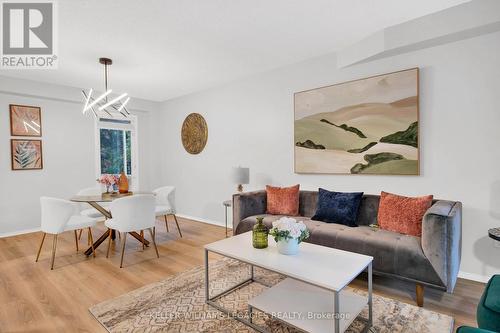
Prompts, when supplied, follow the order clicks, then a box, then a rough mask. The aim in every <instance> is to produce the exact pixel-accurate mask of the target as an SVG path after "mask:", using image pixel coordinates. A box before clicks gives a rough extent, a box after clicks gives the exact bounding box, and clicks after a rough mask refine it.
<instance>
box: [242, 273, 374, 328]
mask: <svg viewBox="0 0 500 333" xmlns="http://www.w3.org/2000/svg"><path fill="white" fill-rule="evenodd" d="M339 304H340V306H339V311H337V309H335V306H334V293H333V291H328V290H326V289H323V288H320V287H316V286H313V285H310V284H308V283H304V282H301V281H298V280H295V279H292V278H286V279H285V280H283V281H281V282H280V283H278V284H276V285H275V286H273V287H271V288H269V289H267V290H266V291H264V292H263V293H261V294H260V295H258V296H256V297H254V298H252V299H251V300H250V301H249V302H248V305H249V307H250V308H253V309H256V310H259V311H262V312H265V313H267V314H270V315H272V316H274V317H276V318H277V319H278V320H280V321H282V322H285V323H286V324H288V325H291V326H293V327H296V328H298V329H300V330H304V331H306V332H311V333H314V332H332V333H333V332H334V327H335V323H334V313H340V315H339V318H340V323H339V326H340V332H344V331H345V330H346V329H347V328H348V327H349V325H351V323H352V322H353V321H354V319H356V317H357V316H358V315H359V314H360V312H361V311H362V310H363V308H364V307H365V306H366V305H367V304H368V299H367V297H364V296H361V295H358V294H355V293H353V292H350V291H347V290H343V291H341V292H340V293H339Z"/></svg>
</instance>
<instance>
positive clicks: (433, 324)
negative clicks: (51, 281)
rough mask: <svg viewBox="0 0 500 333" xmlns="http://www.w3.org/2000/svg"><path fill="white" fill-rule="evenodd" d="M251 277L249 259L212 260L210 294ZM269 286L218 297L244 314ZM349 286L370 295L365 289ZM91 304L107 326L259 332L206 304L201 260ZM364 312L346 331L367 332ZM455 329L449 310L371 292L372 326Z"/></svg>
mask: <svg viewBox="0 0 500 333" xmlns="http://www.w3.org/2000/svg"><path fill="white" fill-rule="evenodd" d="M248 277H249V266H248V265H246V264H243V263H240V262H237V261H234V260H230V259H222V260H218V261H215V262H211V263H210V281H211V284H210V290H211V295H215V294H218V293H219V292H221V291H223V290H227V289H228V288H230V287H231V286H234V285H236V284H237V283H238V282H240V281H243V280H245V279H247V278H248ZM255 277H256V279H258V280H259V281H262V282H263V283H264V284H265V285H274V284H276V283H278V282H279V281H281V280H283V279H284V277H283V276H280V275H278V274H275V273H272V272H269V271H265V270H262V269H259V268H256V269H255ZM266 288H267V287H265V286H264V285H263V284H261V283H250V284H248V285H246V286H244V287H242V288H240V289H238V290H237V291H235V292H233V293H230V294H228V295H226V296H223V297H222V298H220V299H219V300H218V303H219V304H221V305H223V306H224V307H225V308H227V309H230V310H231V311H232V313H233V314H234V315H236V316H243V317H246V316H248V310H247V302H248V300H249V299H250V298H252V297H253V296H255V295H258V294H259V293H261V292H262V291H263V290H264V289H266ZM350 290H351V291H354V292H356V293H359V294H362V295H366V291H363V290H356V289H352V288H351V289H350ZM89 310H90V312H91V313H92V315H93V316H94V317H95V318H96V319H97V320H98V321H99V322H100V323H101V324H102V326H104V328H106V330H108V331H109V332H207V333H208V332H228V333H229V332H238V333H247V332H256V331H255V330H253V329H251V328H249V327H247V326H245V325H244V324H242V323H240V322H239V321H237V320H235V319H233V318H231V317H229V316H227V315H225V314H223V313H222V312H219V311H217V310H216V309H214V308H213V307H211V306H209V305H207V304H205V287H204V267H202V266H200V267H196V268H194V269H192V270H189V271H186V272H183V273H180V274H178V275H176V276H173V277H170V278H168V279H165V280H163V281H160V282H157V283H153V284H150V285H147V286H144V287H142V288H140V289H137V290H134V291H132V292H129V293H127V294H124V295H122V296H119V297H117V298H114V299H111V300H108V301H105V302H102V303H100V304H97V305H95V306H93V307H91V308H90V309H89ZM367 312H368V307H366V308H365V310H363V312H362V313H361V314H360V317H362V318H366V317H367ZM362 318H359V317H358V318H357V319H355V320H354V322H353V323H352V324H351V326H350V327H349V328H348V330H347V331H346V332H348V333H360V332H363V330H364V328H365V323H364V321H363V320H362ZM254 322H255V323H257V324H259V325H262V326H263V327H267V330H268V331H270V332H277V333H285V332H286V333H295V332H298V331H297V330H295V329H293V328H291V327H287V326H286V325H284V324H282V323H281V322H280V321H278V320H276V319H273V318H271V317H269V316H267V315H265V314H263V313H260V314H259V313H257V317H256V318H254ZM452 330H453V318H452V317H450V316H447V315H443V314H439V313H436V312H433V311H429V310H426V309H423V308H419V307H417V306H413V305H409V304H406V303H402V302H399V301H396V300H392V299H388V298H385V297H381V296H377V295H373V327H372V329H371V330H370V331H371V332H380V333H385V332H392V333H395V332H408V333H413V332H414V333H427V332H428V333H436V332H440V333H441V332H443V333H446V332H452Z"/></svg>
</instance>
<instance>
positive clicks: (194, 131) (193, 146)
mask: <svg viewBox="0 0 500 333" xmlns="http://www.w3.org/2000/svg"><path fill="white" fill-rule="evenodd" d="M181 139H182V145H183V146H184V149H186V151H187V152H188V153H190V154H199V153H201V152H202V151H203V148H205V145H206V144H207V139H208V127H207V122H206V121H205V118H203V116H202V115H201V114H199V113H191V114H189V115H188V116H187V117H186V119H184V122H183V123H182V130H181Z"/></svg>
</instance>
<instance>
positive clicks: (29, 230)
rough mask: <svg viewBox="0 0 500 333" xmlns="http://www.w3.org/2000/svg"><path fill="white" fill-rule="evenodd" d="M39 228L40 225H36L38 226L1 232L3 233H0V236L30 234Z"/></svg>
mask: <svg viewBox="0 0 500 333" xmlns="http://www.w3.org/2000/svg"><path fill="white" fill-rule="evenodd" d="M40 230H41V229H40V227H38V228H33V229H24V230H18V231H11V232H3V233H0V238H5V237H12V236H18V235H24V234H31V233H33V232H38V231H40Z"/></svg>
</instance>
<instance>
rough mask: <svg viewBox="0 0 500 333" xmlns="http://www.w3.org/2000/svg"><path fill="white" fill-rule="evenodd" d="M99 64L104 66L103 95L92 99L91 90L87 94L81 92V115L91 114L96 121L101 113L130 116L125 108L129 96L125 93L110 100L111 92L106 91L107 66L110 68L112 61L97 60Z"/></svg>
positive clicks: (109, 90)
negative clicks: (82, 102) (83, 102)
mask: <svg viewBox="0 0 500 333" xmlns="http://www.w3.org/2000/svg"><path fill="white" fill-rule="evenodd" d="M99 63H101V64H103V65H104V93H103V94H101V95H100V96H98V97H97V98H94V97H93V96H92V93H93V89H92V88H91V89H89V91H88V92H85V90H82V94H83V97H84V98H85V105H84V107H83V111H82V112H83V114H87V113H88V112H92V114H93V115H94V117H95V118H96V119H98V118H99V113H101V112H105V113H107V114H108V115H109V116H110V117H113V113H115V114H116V113H120V114H121V115H123V116H124V117H127V116H128V115H130V112H129V111H128V110H127V108H126V105H127V103H128V102H129V101H130V96H128V94H127V93H123V94H121V95H119V96H116V97H113V98H111V96H110V95H111V93H112V92H113V91H112V90H111V89H108V66H111V65H112V64H113V61H112V60H111V59H109V58H99ZM108 97H109V98H110V99H108Z"/></svg>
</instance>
